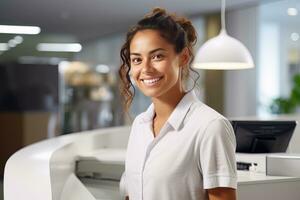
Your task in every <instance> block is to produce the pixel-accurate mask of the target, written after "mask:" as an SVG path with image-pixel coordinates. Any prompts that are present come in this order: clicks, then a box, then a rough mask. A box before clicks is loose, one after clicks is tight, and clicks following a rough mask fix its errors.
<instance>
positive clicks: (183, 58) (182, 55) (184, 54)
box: [180, 47, 190, 66]
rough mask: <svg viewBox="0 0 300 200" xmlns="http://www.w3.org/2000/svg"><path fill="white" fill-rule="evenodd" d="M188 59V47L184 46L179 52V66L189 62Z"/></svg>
mask: <svg viewBox="0 0 300 200" xmlns="http://www.w3.org/2000/svg"><path fill="white" fill-rule="evenodd" d="M189 60H190V53H189V49H188V48H187V47H185V48H184V49H183V50H182V51H181V52H180V66H186V65H187V64H188V63H189Z"/></svg>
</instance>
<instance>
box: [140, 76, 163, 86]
mask: <svg viewBox="0 0 300 200" xmlns="http://www.w3.org/2000/svg"><path fill="white" fill-rule="evenodd" d="M161 79H163V76H161V77H156V78H145V79H141V81H142V82H143V84H144V85H145V86H147V87H152V86H156V85H158V83H160V81H161Z"/></svg>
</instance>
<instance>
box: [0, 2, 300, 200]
mask: <svg viewBox="0 0 300 200" xmlns="http://www.w3.org/2000/svg"><path fill="white" fill-rule="evenodd" d="M156 6H160V7H163V8H166V9H167V10H168V11H170V12H176V13H177V14H181V15H184V16H187V17H189V18H190V19H191V20H192V22H193V24H194V25H195V27H196V29H197V33H198V42H197V44H196V46H195V51H196V50H197V49H198V48H199V47H200V46H201V45H202V44H203V43H204V42H205V41H206V40H208V39H209V38H211V37H213V36H216V35H217V34H218V33H219V30H220V8H221V1H219V0H209V1H208V0H187V1H179V0H176V1H174V0H164V1H158V0H152V1H144V0H143V1H141V0H127V1H121V0H115V1H104V0H85V1H80V0H75V1H74V0H72V1H71V0H63V1H60V0H52V1H34V0H28V1H20V0H9V1H8V0H4V1H1V2H0V25H24V26H25V25H26V26H27V25H28V26H29V25H30V26H38V27H40V33H38V34H33V35H30V34H12V33H9V34H8V33H0V148H1V149H0V179H1V180H2V179H3V171H4V166H5V162H6V161H7V159H8V158H9V156H11V155H12V154H13V153H14V152H16V151H17V150H18V149H20V148H22V147H24V146H26V145H29V144H32V143H35V142H37V141H40V140H43V139H47V138H51V137H56V136H58V135H62V134H71V133H74V132H81V131H85V130H91V129H99V128H104V127H112V126H121V125H125V124H127V125H129V124H130V123H131V119H130V117H128V116H127V115H126V114H125V113H124V112H123V110H122V102H121V100H122V99H121V96H120V94H119V90H118V89H119V84H120V83H119V82H120V80H119V78H118V68H119V65H120V56H119V52H120V48H121V45H122V44H123V42H124V41H125V34H126V31H127V30H128V29H129V27H130V26H131V25H133V24H134V23H135V22H136V21H137V20H138V19H139V18H141V17H142V16H143V15H144V14H145V13H147V12H149V11H150V10H151V9H152V8H153V7H156ZM299 12H300V1H299V0H273V1H272V0H268V1H267V0H266V1H263V0H261V1H259V0H227V11H226V25H227V31H228V34H229V35H231V36H233V37H235V38H237V39H238V40H240V41H241V42H242V43H243V44H245V45H246V46H247V48H248V49H249V50H250V53H251V55H252V56H253V59H254V62H255V68H253V69H247V70H239V71H234V70H228V71H217V70H197V71H198V72H199V73H200V75H201V78H200V79H199V80H198V91H199V92H198V94H197V95H198V96H199V98H200V99H201V100H202V101H204V102H205V103H206V104H208V105H210V106H211V107H213V108H214V109H216V110H217V111H219V112H221V113H222V114H223V115H225V116H226V117H228V118H235V117H245V116H246V117H249V116H261V117H268V116H272V115H275V114H291V113H292V114H297V113H299V108H298V106H297V105H294V104H293V102H297V103H298V102H300V80H299V79H300V78H299V77H300V36H299V34H300V16H299V15H300V13H299ZM49 43H61V44H64V45H63V47H66V46H67V45H66V43H68V44H69V45H70V46H69V48H67V49H66V48H63V49H59V48H58V49H55V47H53V46H52V47H53V48H52V49H51V46H47V44H49ZM58 47H60V46H58ZM149 104H150V100H149V99H148V98H147V97H145V96H144V95H143V94H141V93H139V92H138V91H137V93H136V96H135V98H134V102H133V104H132V107H131V111H130V114H131V117H132V118H134V117H135V116H136V115H137V114H138V113H140V112H142V111H144V110H145V109H146V108H147V107H148V105H149ZM20 167H22V166H20ZM2 189H3V188H2V183H1V185H0V194H1V196H0V199H1V197H2V196H3V195H2Z"/></svg>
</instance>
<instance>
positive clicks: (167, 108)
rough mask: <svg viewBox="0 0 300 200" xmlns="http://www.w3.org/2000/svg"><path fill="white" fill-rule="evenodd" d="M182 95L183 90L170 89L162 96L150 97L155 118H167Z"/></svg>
mask: <svg viewBox="0 0 300 200" xmlns="http://www.w3.org/2000/svg"><path fill="white" fill-rule="evenodd" d="M184 95H185V92H184V91H183V90H178V89H177V90H172V89H171V90H169V91H168V93H167V94H164V95H163V96H160V97H157V98H152V102H153V104H154V111H155V118H156V119H157V118H158V119H162V120H167V119H168V117H169V116H170V115H171V113H172V112H173V110H174V109H175V107H176V105H177V104H178V103H179V102H180V100H181V99H182V97H183V96H184Z"/></svg>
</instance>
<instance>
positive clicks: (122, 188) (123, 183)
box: [119, 172, 128, 199]
mask: <svg viewBox="0 0 300 200" xmlns="http://www.w3.org/2000/svg"><path fill="white" fill-rule="evenodd" d="M119 190H120V195H121V197H122V199H125V197H126V196H128V190H127V184H126V174H125V172H123V174H122V177H121V180H120V185H119Z"/></svg>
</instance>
